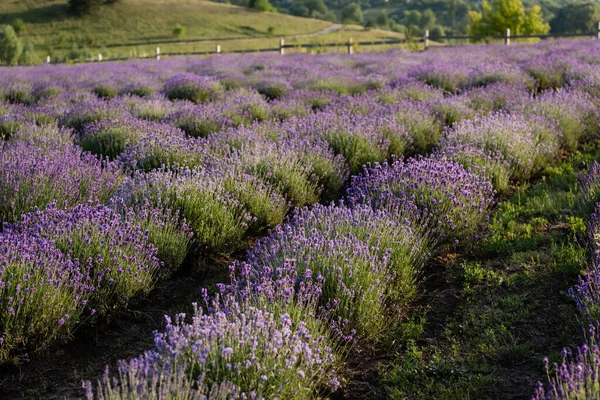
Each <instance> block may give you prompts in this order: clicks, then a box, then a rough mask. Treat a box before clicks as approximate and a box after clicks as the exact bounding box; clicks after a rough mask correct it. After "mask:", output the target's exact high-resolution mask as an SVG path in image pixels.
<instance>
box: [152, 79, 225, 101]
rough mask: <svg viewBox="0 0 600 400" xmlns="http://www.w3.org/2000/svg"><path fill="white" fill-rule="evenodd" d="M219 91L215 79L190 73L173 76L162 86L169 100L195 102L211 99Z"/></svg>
mask: <svg viewBox="0 0 600 400" xmlns="http://www.w3.org/2000/svg"><path fill="white" fill-rule="evenodd" d="M219 91H220V88H219V83H218V82H217V81H212V80H210V79H208V78H204V77H200V76H198V75H194V74H190V73H186V74H180V75H176V76H174V77H173V78H171V79H169V80H168V81H167V82H166V83H165V85H164V87H163V92H164V94H165V96H167V98H168V99H169V100H189V101H191V102H193V103H196V104H200V103H205V102H207V101H209V100H211V99H212V98H213V97H214V96H215V95H216V94H217V93H218V92H219Z"/></svg>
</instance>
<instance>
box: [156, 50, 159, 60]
mask: <svg viewBox="0 0 600 400" xmlns="http://www.w3.org/2000/svg"><path fill="white" fill-rule="evenodd" d="M156 59H157V60H160V47H157V48H156Z"/></svg>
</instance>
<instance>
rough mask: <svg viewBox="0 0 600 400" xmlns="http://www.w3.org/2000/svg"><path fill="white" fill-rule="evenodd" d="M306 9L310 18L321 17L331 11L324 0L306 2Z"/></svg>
mask: <svg viewBox="0 0 600 400" xmlns="http://www.w3.org/2000/svg"><path fill="white" fill-rule="evenodd" d="M304 7H306V9H307V10H308V15H309V16H310V17H321V16H325V15H327V12H328V11H329V10H328V9H327V6H326V5H325V3H324V2H323V0H304Z"/></svg>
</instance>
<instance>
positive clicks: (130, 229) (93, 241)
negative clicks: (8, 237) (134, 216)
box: [4, 202, 162, 314]
mask: <svg viewBox="0 0 600 400" xmlns="http://www.w3.org/2000/svg"><path fill="white" fill-rule="evenodd" d="M4 231H5V232H7V233H10V232H15V233H17V234H25V233H27V234H30V235H33V236H35V237H39V238H43V239H48V240H52V241H53V245H54V246H55V247H56V248H57V249H59V250H60V251H62V252H63V253H64V254H66V255H67V256H68V257H69V258H70V259H71V260H72V261H73V262H74V263H75V264H74V265H76V266H77V267H78V268H79V269H80V270H81V272H82V273H83V274H84V275H85V276H86V277H87V278H86V281H85V282H84V283H83V284H85V285H86V286H88V287H92V288H93V291H92V292H91V293H90V295H89V298H88V300H89V303H88V305H89V307H92V308H94V309H95V310H97V311H98V312H99V313H100V314H106V313H109V312H110V311H112V310H113V309H114V308H116V307H119V306H122V305H126V304H127V303H128V301H129V299H130V298H131V297H133V296H134V295H136V294H138V293H147V292H148V291H149V290H150V289H151V288H152V287H153V284H154V281H155V279H154V278H155V275H156V273H157V272H158V270H159V269H160V268H161V266H162V264H161V263H160V261H159V260H158V258H156V248H155V247H154V246H153V245H151V244H150V243H149V242H148V235H147V233H145V232H144V231H143V230H142V229H141V228H140V227H139V226H136V225H132V224H130V223H129V222H127V221H126V220H124V219H123V218H121V217H120V215H119V214H118V213H116V212H115V211H114V210H111V209H110V208H108V207H106V206H103V205H100V204H96V203H94V202H89V203H86V204H80V205H77V206H75V207H73V208H71V209H68V210H63V209H59V208H57V207H56V204H50V205H48V207H46V209H45V210H44V211H36V212H34V213H32V214H26V215H23V218H22V222H21V223H20V224H14V225H5V226H4Z"/></svg>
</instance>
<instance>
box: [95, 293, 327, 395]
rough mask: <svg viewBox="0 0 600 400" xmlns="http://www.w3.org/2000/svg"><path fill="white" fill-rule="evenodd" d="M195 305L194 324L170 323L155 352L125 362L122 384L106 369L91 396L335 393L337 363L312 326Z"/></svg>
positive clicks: (252, 310)
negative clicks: (327, 388)
mask: <svg viewBox="0 0 600 400" xmlns="http://www.w3.org/2000/svg"><path fill="white" fill-rule="evenodd" d="M194 306H195V307H194V308H195V311H194V315H193V318H192V321H191V322H190V323H188V322H185V315H184V314H179V315H177V316H175V319H174V320H172V319H171V318H168V317H167V327H166V329H165V332H164V333H159V332H155V334H154V343H155V346H156V347H155V349H154V350H152V351H149V352H147V353H146V354H145V355H143V356H140V357H138V358H135V359H132V360H131V361H129V362H124V361H122V362H120V363H119V365H118V376H119V378H118V379H112V378H111V376H110V374H109V371H108V370H107V372H106V373H105V375H104V378H103V379H102V381H101V382H99V383H98V389H97V391H96V394H94V390H93V387H92V385H91V383H88V384H87V385H86V386H87V397H88V398H89V399H93V398H97V399H107V400H108V399H128V398H131V397H135V396H138V395H139V393H140V392H142V393H145V394H146V395H147V396H148V397H149V398H162V394H164V393H168V396H170V397H173V398H177V399H200V398H206V397H207V396H211V395H217V394H218V397H219V398H220V397H223V398H233V397H240V398H252V397H254V396H256V398H272V397H274V396H281V397H282V398H286V399H305V398H307V397H310V396H312V395H314V393H315V392H316V391H317V389H318V388H320V385H323V386H324V385H327V384H328V383H329V385H330V388H331V389H333V390H335V389H336V388H337V385H338V384H337V379H335V376H334V375H332V370H333V368H334V366H335V363H336V357H335V355H334V354H333V353H332V349H331V347H330V346H328V340H327V337H326V335H325V334H324V332H323V331H322V330H317V331H314V330H312V329H309V328H310V327H311V325H310V323H308V324H307V322H299V323H298V324H293V323H292V318H291V317H290V315H288V314H282V315H277V314H275V313H273V312H270V311H266V310H264V309H260V308H256V307H253V306H245V305H240V304H237V303H234V302H233V301H227V302H226V303H225V306H220V305H219V304H218V303H216V302H215V303H213V304H212V308H213V309H214V312H213V313H210V314H207V313H204V312H203V311H202V309H201V308H199V307H197V306H196V305H194ZM328 381H329V382H328Z"/></svg>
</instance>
